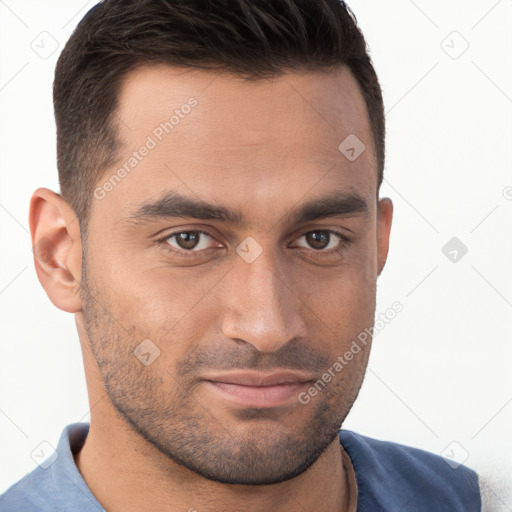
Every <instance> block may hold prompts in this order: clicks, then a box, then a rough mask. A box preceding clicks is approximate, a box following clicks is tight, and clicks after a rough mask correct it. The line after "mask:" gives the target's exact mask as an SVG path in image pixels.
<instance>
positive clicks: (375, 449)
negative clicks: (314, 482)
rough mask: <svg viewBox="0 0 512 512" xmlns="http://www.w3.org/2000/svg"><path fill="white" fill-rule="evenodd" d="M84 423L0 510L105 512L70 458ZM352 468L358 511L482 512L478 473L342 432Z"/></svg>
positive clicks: (68, 431) (70, 429) (71, 429)
mask: <svg viewBox="0 0 512 512" xmlns="http://www.w3.org/2000/svg"><path fill="white" fill-rule="evenodd" d="M88 432H89V424H88V423H73V424H71V425H68V426H67V427H65V428H64V430H63V432H62V435H61V437H60V440H59V444H58V446H57V450H56V452H55V453H54V454H53V455H52V456H51V457H50V458H48V459H46V462H42V463H41V464H40V465H39V466H38V467H37V468H36V469H34V470H33V471H32V472H31V473H28V474H27V475H25V476H24V477H23V478H22V479H21V480H20V481H18V482H17V483H15V484H14V485H12V486H11V487H10V488H9V489H7V491H6V492H5V493H4V494H2V495H1V496H0V512H75V511H76V512H104V510H105V509H104V508H103V507H102V506H101V505H100V504H99V503H98V501H97V500H96V498H95V497H94V495H93V494H92V492H91V491H90V489H89V488H88V487H87V484H86V483H85V481H84V479H83V478H82V476H81V475H80V472H79V471H78V468H77V467H76V465H75V461H74V459H73V453H76V452H78V451H79V450H80V448H81V447H82V445H83V443H84V442H85V439H86V437H87V434H88ZM339 438H340V443H341V444H342V446H343V448H344V449H345V451H346V452H347V453H348V455H349V457H350V459H351V460H352V465H353V466H354V470H355V474H356V481H357V488H358V497H357V512H387V511H392V512H397V511H401V512H459V511H460V512H481V508H482V505H481V500H480V492H479V485H478V476H477V474H476V473H475V472H474V471H473V470H471V469H469V468H467V467H465V466H458V467H457V468H454V467H453V465H449V464H448V463H447V462H446V461H445V460H444V459H443V458H442V457H440V456H438V455H434V454H432V453H428V452H426V451H423V450H419V449H417V448H411V447H408V446H403V445H400V444H396V443H391V442H386V441H377V440H376V439H371V438H369V437H365V436H361V435H359V434H356V433H355V432H351V431H349V430H341V431H340V433H339Z"/></svg>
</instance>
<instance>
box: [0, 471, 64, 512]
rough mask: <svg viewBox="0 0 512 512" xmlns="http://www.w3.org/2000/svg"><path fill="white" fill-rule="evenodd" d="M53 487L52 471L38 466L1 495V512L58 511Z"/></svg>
mask: <svg viewBox="0 0 512 512" xmlns="http://www.w3.org/2000/svg"><path fill="white" fill-rule="evenodd" d="M51 489H52V485H51V475H50V473H49V472H47V471H45V470H44V469H43V468H41V467H37V468H35V469H34V470H33V471H31V472H30V473H28V474H27V475H25V476H24V477H23V478H22V479H21V480H19V481H18V482H16V483H15V484H13V485H11V486H10V487H9V488H8V489H7V490H6V491H5V492H4V493H3V494H2V495H0V512H36V511H37V512H41V511H44V510H52V511H55V512H58V511H59V510H60V508H59V507H58V504H57V503H56V502H55V501H54V500H53V497H52V496H51V494H49V493H50V492H51V491H50V490H51Z"/></svg>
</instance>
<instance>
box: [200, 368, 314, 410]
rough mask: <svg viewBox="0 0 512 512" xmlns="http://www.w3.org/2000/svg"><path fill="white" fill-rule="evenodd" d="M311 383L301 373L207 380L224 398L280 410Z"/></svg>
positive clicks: (310, 379)
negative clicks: (279, 408)
mask: <svg viewBox="0 0 512 512" xmlns="http://www.w3.org/2000/svg"><path fill="white" fill-rule="evenodd" d="M310 382H312V378H311V377H309V376H307V375H305V374H302V373H299V372H278V373H272V374H264V373H256V372H244V373H240V372H238V373H230V374H224V375H217V376H214V377H209V378H207V379H205V383H206V384H207V385H208V386H209V387H210V389H211V390H212V391H213V392H214V393H215V394H216V395H217V396H218V397H220V398H221V399H223V400H227V401H229V402H231V403H234V404H236V405H241V406H244V407H251V408H269V407H278V406H281V405H286V404H288V403H290V402H293V401H296V399H297V395H298V393H299V392H300V391H301V389H303V388H304V387H305V386H307V385H309V383H310Z"/></svg>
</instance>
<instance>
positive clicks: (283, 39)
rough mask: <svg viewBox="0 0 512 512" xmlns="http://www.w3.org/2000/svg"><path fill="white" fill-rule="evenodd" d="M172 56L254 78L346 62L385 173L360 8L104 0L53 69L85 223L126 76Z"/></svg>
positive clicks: (72, 187)
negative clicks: (357, 13) (356, 11)
mask: <svg viewBox="0 0 512 512" xmlns="http://www.w3.org/2000/svg"><path fill="white" fill-rule="evenodd" d="M145 64H167V65H178V66H188V67H195V68H201V69H209V70H211V69H215V70H219V71H230V72H233V73H235V74H237V75H240V76H243V77H244V78H246V79H248V80H257V79H258V78H268V77H273V76H277V75H279V74H280V73H282V72H283V71H286V70H292V71H293V70H305V71H307V70H319V69H326V70H329V69H331V68H333V67H335V66H339V65H346V66H348V68H349V69H350V70H351V72H352V73H353V75H354V76H355V78H356V80H357V82H358V84H359V86H360V89H361V92H362V94H363V97H364V100H365V103H366V107H367V110H368V115H369V119H370V124H371V129H372V135H373V139H374V140H373V142H374V148H375V153H376V158H377V163H378V176H377V178H378V179H377V190H378V189H379V188H380V184H381V182H382V179H383V170H384V139H385V119H384V106H383V100H382V93H381V88H380V84H379V81H378V78H377V75H376V73H375V70H374V67H373V64H372V62H371V58H370V56H369V54H368V51H367V47H366V42H365V40H364V37H363V35H362V33H361V31H360V30H359V28H358V26H357V22H356V19H355V16H354V15H353V13H352V12H351V11H350V10H349V9H348V7H347V6H346V4H345V2H341V1H339V0H103V1H102V2H100V3H99V4H97V5H95V6H94V7H93V8H92V9H91V10H90V11H89V12H88V13H87V14H86V16H85V17H84V18H83V19H82V21H81V22H80V23H79V24H78V26H77V27H76V29H75V30H74V32H73V34H72V35H71V37H70V39H69V41H68V42H67V44H66V46H65V47H64V49H63V51H62V53H61V55H60V57H59V60H58V62H57V66H56V70H55V81H54V85H53V101H54V109H55V119H56V124H57V164H58V170H59V181H60V187H61V193H62V195H63V196H64V198H65V199H66V200H67V201H68V203H69V204H70V205H71V207H72V208H73V209H74V211H75V213H76V215H77V217H78V220H79V222H80V226H81V227H82V229H83V230H84V231H85V227H86V225H87V218H88V213H89V210H90V205H91V201H92V197H93V194H92V191H93V188H94V186H95V184H96V183H97V181H98V180H99V179H100V178H101V176H102V174H103V173H104V171H106V170H107V168H109V167H110V166H112V165H114V164H115V163H116V161H117V159H118V154H117V153H118V151H119V149H120V143H119V141H118V138H117V126H116V116H115V111H116V109H117V108H118V91H119V87H120V84H121V82H122V79H123V78H124V77H125V76H126V74H127V73H128V72H130V71H132V70H134V69H135V68H136V67H138V66H141V65H145Z"/></svg>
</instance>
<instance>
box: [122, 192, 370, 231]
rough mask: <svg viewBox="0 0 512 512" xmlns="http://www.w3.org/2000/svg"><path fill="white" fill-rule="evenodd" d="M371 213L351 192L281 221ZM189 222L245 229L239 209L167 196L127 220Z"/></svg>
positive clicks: (303, 207)
mask: <svg viewBox="0 0 512 512" xmlns="http://www.w3.org/2000/svg"><path fill="white" fill-rule="evenodd" d="M369 213H370V208H369V205H368V203H367V202H366V200H365V199H364V198H363V197H361V196H360V195H359V194H357V193H353V192H343V191H342V192H334V193H329V194H326V195H324V196H321V197H318V198H316V199H313V200H310V201H307V202H305V203H303V204H301V205H299V206H298V207H295V208H293V209H292V210H290V211H289V212H288V213H287V214H286V215H285V216H284V217H283V219H282V220H281V221H282V222H283V223H284V224H292V223H297V224H301V223H304V222H310V221H313V220H319V219H327V218H333V217H339V218H346V217H354V216H363V215H368V214H369ZM170 218H192V219H199V220H215V221H220V222H223V223H225V224H229V225H232V226H236V227H239V228H242V227H245V226H247V223H248V222H247V219H246V218H245V217H244V215H243V213H242V212H241V210H239V209H238V208H227V207H225V206H220V205H215V204H210V203H207V202H204V201H202V200H197V199H194V198H192V197H188V196H184V195H181V194H178V193H177V192H168V193H166V194H165V195H164V196H163V197H162V198H160V199H158V200H156V201H153V202H147V203H143V204H142V205H141V206H140V207H139V208H138V209H137V210H136V211H135V212H133V213H132V214H130V216H129V218H128V220H129V221H130V222H133V223H136V224H141V223H143V224H145V223H150V222H154V221H156V220H159V219H170Z"/></svg>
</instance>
